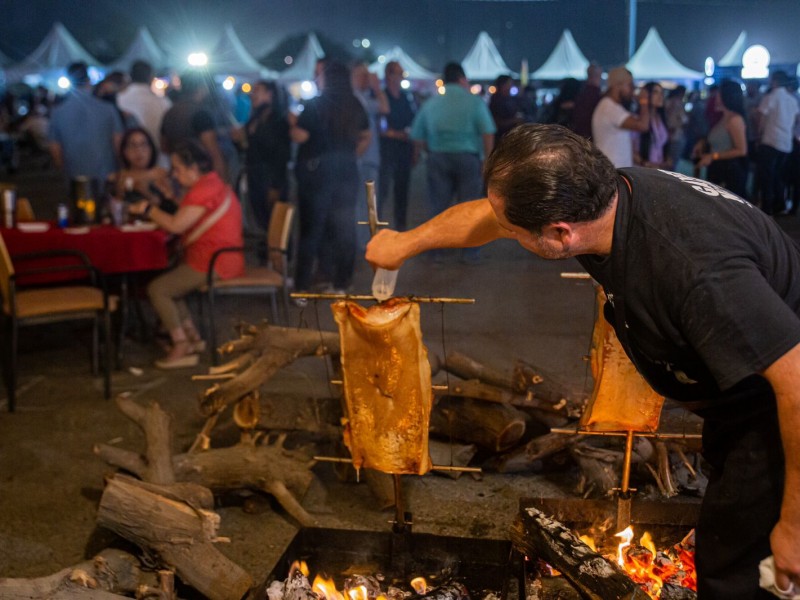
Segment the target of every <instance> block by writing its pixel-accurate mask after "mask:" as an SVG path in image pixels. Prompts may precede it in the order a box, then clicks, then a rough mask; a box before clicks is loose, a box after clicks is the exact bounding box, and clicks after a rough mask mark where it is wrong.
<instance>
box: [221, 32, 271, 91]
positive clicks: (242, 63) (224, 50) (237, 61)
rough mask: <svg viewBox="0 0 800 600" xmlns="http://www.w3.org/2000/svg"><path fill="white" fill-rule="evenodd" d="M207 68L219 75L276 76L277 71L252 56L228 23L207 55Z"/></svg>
mask: <svg viewBox="0 0 800 600" xmlns="http://www.w3.org/2000/svg"><path fill="white" fill-rule="evenodd" d="M208 68H209V69H210V70H211V71H212V72H214V73H217V74H219V75H239V76H241V77H254V78H259V77H269V78H275V77H277V76H278V74H277V73H275V72H273V71H270V70H269V69H267V68H266V67H264V66H263V65H262V64H261V63H259V62H258V61H257V60H256V59H255V58H253V55H252V54H250V53H249V52H248V51H247V50H246V49H245V47H244V45H242V42H241V40H240V39H239V36H238V35H236V31H234V29H233V25H231V24H230V23H229V24H228V25H226V26H225V29H224V31H223V32H222V37H221V38H220V40H219V42H217V45H216V47H215V48H214V50H213V52H211V55H210V56H209V61H208Z"/></svg>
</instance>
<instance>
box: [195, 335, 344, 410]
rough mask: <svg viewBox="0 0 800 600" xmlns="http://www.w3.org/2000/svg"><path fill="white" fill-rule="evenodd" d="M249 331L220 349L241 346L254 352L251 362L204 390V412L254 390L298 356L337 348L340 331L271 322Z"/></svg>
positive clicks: (320, 353)
mask: <svg viewBox="0 0 800 600" xmlns="http://www.w3.org/2000/svg"><path fill="white" fill-rule="evenodd" d="M248 331H249V334H248V337H247V339H246V340H243V341H242V342H241V343H236V342H229V343H228V344H226V345H225V346H224V347H223V350H224V351H234V350H244V351H246V352H248V353H250V354H251V355H253V357H254V360H253V362H252V363H251V364H249V365H248V366H247V367H246V368H245V369H244V371H242V372H240V373H237V375H236V377H234V378H233V379H229V380H227V381H225V382H224V383H218V384H215V385H213V386H211V387H210V388H208V389H207V390H206V391H205V394H204V395H203V398H202V399H201V401H200V409H201V410H202V411H203V413H204V414H205V415H211V414H213V413H215V412H219V411H221V410H222V409H224V408H225V407H226V406H228V405H229V404H233V403H234V402H237V401H238V400H239V399H240V398H242V397H244V396H246V395H247V394H249V393H251V392H253V391H255V390H257V389H258V388H259V387H260V386H261V385H262V384H263V383H264V382H265V381H267V380H269V379H270V378H271V377H272V376H273V375H274V374H275V373H276V372H277V371H279V370H280V369H281V368H283V367H285V366H286V365H288V364H290V363H292V362H293V361H294V360H296V359H297V358H299V357H300V356H320V355H323V354H338V352H339V335H338V334H337V333H335V332H330V331H317V330H311V329H295V328H290V327H277V326H274V325H262V326H260V327H258V328H251V329H250V330H248Z"/></svg>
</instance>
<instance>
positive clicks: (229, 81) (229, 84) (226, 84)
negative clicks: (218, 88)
mask: <svg viewBox="0 0 800 600" xmlns="http://www.w3.org/2000/svg"><path fill="white" fill-rule="evenodd" d="M235 85H236V79H234V78H233V77H226V78H225V81H223V82H222V87H223V88H225V89H226V90H228V91H230V90H232V89H233V86H235Z"/></svg>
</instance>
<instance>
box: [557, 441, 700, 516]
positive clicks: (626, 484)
mask: <svg viewBox="0 0 800 600" xmlns="http://www.w3.org/2000/svg"><path fill="white" fill-rule="evenodd" d="M550 431H551V432H552V433H564V434H567V435H599V436H606V437H624V438H625V454H624V456H623V459H622V478H621V480H620V487H618V488H614V490H613V491H615V492H617V531H622V530H623V529H625V528H626V527H628V525H630V524H631V499H632V498H633V492H635V491H636V488H632V487H630V482H631V460H632V458H633V439H634V437H637V436H638V437H649V438H655V439H664V440H676V439H683V440H698V439H701V438H702V436H701V435H699V434H696V433H657V432H652V433H651V432H647V431H586V430H582V429H565V428H561V427H553V428H551V429H550Z"/></svg>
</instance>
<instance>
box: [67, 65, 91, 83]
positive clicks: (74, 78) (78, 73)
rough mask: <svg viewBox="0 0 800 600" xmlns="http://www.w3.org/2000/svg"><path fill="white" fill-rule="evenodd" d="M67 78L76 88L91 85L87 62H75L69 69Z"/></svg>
mask: <svg viewBox="0 0 800 600" xmlns="http://www.w3.org/2000/svg"><path fill="white" fill-rule="evenodd" d="M67 77H68V78H69V80H70V81H71V82H72V85H74V86H75V87H80V86H84V85H86V84H87V83H89V67H88V66H87V65H86V63H85V62H74V63H72V64H70V65H69V66H68V67H67Z"/></svg>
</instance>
